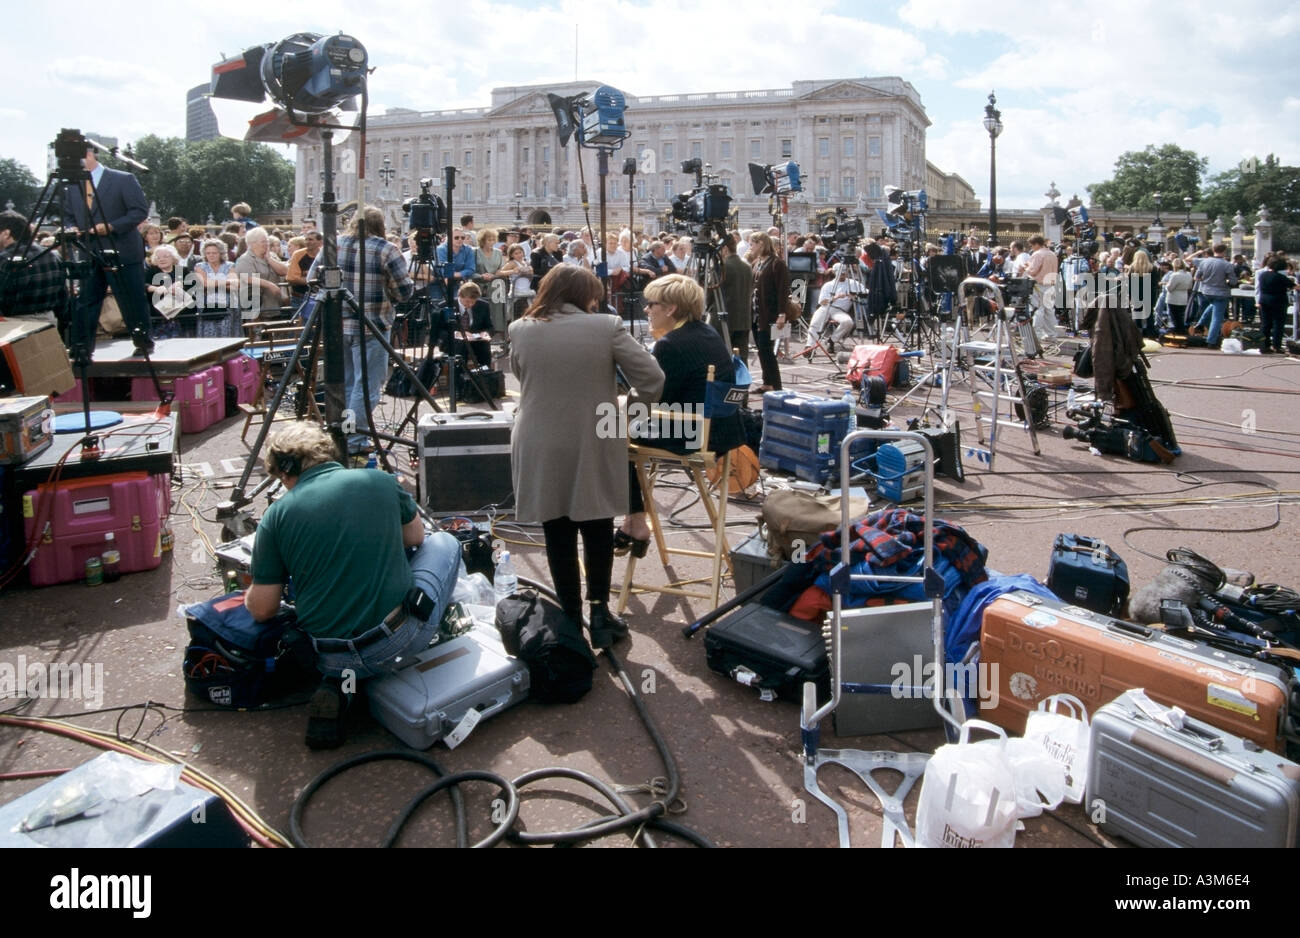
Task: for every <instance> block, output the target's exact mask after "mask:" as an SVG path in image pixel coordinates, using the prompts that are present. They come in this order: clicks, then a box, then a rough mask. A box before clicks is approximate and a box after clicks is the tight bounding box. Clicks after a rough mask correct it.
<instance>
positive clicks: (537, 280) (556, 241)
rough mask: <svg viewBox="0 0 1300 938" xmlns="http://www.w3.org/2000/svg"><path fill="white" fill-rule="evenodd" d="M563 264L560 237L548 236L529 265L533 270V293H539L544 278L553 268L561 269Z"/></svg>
mask: <svg viewBox="0 0 1300 938" xmlns="http://www.w3.org/2000/svg"><path fill="white" fill-rule="evenodd" d="M563 263H564V251H563V249H561V247H560V236H559V235H554V234H548V235H547V236H546V237H544V238H542V244H541V246H540V247H539V248H538V249H537V250H535V251H533V256H532V259H531V260H530V262H529V265H530V266H531V267H532V268H533V292H534V293H536V292H537V290H538V289H539V288H540V284H541V282H542V278H543V277H545V276H546V275H547V274H548V273H549V272H550V270H551V268H552V267H559V266H560V265H561V264H563Z"/></svg>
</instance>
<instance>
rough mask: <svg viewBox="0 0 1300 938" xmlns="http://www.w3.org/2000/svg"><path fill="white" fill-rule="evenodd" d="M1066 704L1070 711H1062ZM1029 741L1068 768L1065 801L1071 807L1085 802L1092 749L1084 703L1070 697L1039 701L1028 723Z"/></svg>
mask: <svg viewBox="0 0 1300 938" xmlns="http://www.w3.org/2000/svg"><path fill="white" fill-rule="evenodd" d="M1062 705H1063V706H1064V707H1065V708H1066V709H1067V711H1068V712H1066V713H1061V712H1059V710H1058V707H1059V706H1062ZM1025 739H1027V740H1031V741H1033V742H1034V743H1036V744H1038V745H1039V746H1041V747H1042V748H1043V750H1044V751H1045V752H1046V753H1047V754H1048V755H1049V756H1051V757H1052V758H1053V759H1055V760H1056V761H1057V762H1059V763H1060V764H1061V766H1062V767H1063V768H1064V769H1065V800H1066V801H1068V802H1070V803H1071V804H1079V803H1080V802H1082V801H1083V789H1084V786H1085V785H1086V784H1087V781H1088V752H1089V749H1090V748H1091V733H1090V731H1089V729H1088V710H1087V708H1086V707H1085V706H1084V705H1083V701H1082V700H1080V699H1079V698H1078V697H1073V696H1071V695H1070V694H1054V695H1052V696H1051V697H1047V698H1045V699H1043V700H1041V701H1039V704H1038V709H1037V710H1034V711H1033V712H1032V713H1030V714H1029V718H1028V719H1027V720H1026V721H1025Z"/></svg>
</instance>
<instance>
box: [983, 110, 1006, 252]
mask: <svg viewBox="0 0 1300 938" xmlns="http://www.w3.org/2000/svg"><path fill="white" fill-rule="evenodd" d="M997 103H998V99H997V98H996V97H994V95H993V92H989V103H988V104H986V105H985V106H984V129H985V130H987V131H988V132H989V247H990V248H992V247H994V246H995V245H996V244H997V243H998V135H999V134H1001V133H1002V112H1001V111H999V110H998V108H997Z"/></svg>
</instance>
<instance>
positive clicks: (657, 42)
mask: <svg viewBox="0 0 1300 938" xmlns="http://www.w3.org/2000/svg"><path fill="white" fill-rule="evenodd" d="M83 7H84V9H83ZM107 9H108V8H107V7H106V6H105V5H104V4H102V3H101V4H98V5H96V6H94V7H92V6H91V5H89V4H84V5H83V4H81V3H78V2H75V0H61V2H60V3H57V4H36V3H26V4H22V5H18V4H12V5H8V6H7V9H6V17H5V19H6V22H5V35H4V38H3V39H0V48H3V51H4V53H5V58H6V64H7V65H8V69H7V73H8V74H7V78H8V81H6V83H5V85H6V90H7V94H5V95H4V96H0V128H3V133H2V134H0V157H13V158H16V159H18V160H19V161H21V162H23V163H26V164H27V165H28V166H29V167H30V168H31V169H32V170H33V171H34V172H35V173H36V174H37V175H38V176H41V177H43V176H44V174H45V171H46V146H47V144H48V143H49V142H50V141H51V140H53V139H54V136H55V135H56V134H57V132H58V130H59V129H60V128H62V127H75V128H78V129H80V130H82V131H83V132H87V133H89V132H92V131H93V132H97V133H101V134H106V135H107V134H114V135H116V136H117V137H118V138H119V139H120V140H122V141H129V140H132V139H135V138H138V137H141V136H143V135H145V134H149V133H154V134H159V135H162V136H183V135H184V132H185V91H186V90H187V89H188V88H190V87H192V86H194V85H197V84H199V83H201V82H206V81H207V80H208V79H209V78H210V75H211V71H210V70H211V66H212V64H213V63H215V62H217V61H219V60H220V59H221V58H222V57H223V56H224V55H233V54H235V53H237V52H241V51H243V50H244V49H245V48H247V47H249V46H252V45H256V44H260V43H265V42H273V41H276V40H279V39H282V38H284V37H286V36H288V35H290V34H292V33H295V32H300V31H313V32H320V33H332V32H338V31H343V32H346V33H350V34H352V35H354V36H356V37H357V38H358V39H359V40H361V42H362V43H363V44H364V45H365V46H366V48H367V50H368V52H369V54H370V64H371V65H372V66H373V67H374V69H375V71H374V73H373V75H372V78H371V82H370V94H371V108H372V113H376V114H378V113H382V112H383V110H384V109H385V108H387V107H390V106H400V107H412V108H418V109H422V110H430V109H435V108H455V107H481V106H484V105H486V104H487V103H488V102H489V92H490V90H491V89H492V88H493V87H495V86H501V85H513V84H540V83H544V82H548V81H555V82H559V81H571V80H573V79H574V78H575V75H576V76H577V77H579V78H582V79H584V80H586V79H594V80H599V81H602V82H605V83H608V84H611V85H614V86H615V87H618V88H620V89H622V90H623V91H625V92H628V93H629V94H634V95H638V94H639V95H653V94H674V93H688V92H706V91H730V90H741V89H753V88H778V87H785V86H788V85H789V84H790V82H791V81H794V80H796V79H829V78H845V77H853V76H877V75H899V76H902V77H903V78H905V79H907V80H908V81H910V82H912V84H913V85H915V86H916V88H917V90H918V91H919V92H920V94H921V99H922V102H923V103H924V104H925V107H926V111H927V113H928V114H929V116H930V119H931V121H932V122H933V123H932V126H931V127H930V128H929V134H928V138H927V144H926V146H927V156H928V158H929V159H930V160H931V162H933V163H935V164H936V165H938V166H939V167H941V168H942V169H944V170H947V171H952V172H957V173H959V174H961V175H962V176H963V177H964V178H965V179H966V180H967V181H969V182H970V183H971V184H972V185H973V186H974V187H975V191H976V195H977V197H978V198H980V199H982V200H987V197H988V173H989V165H988V151H989V146H988V135H987V133H986V132H985V131H984V128H983V126H982V124H981V120H982V117H983V108H984V105H985V103H986V99H987V96H988V93H989V91H990V90H991V89H995V90H996V92H997V97H998V105H999V107H1000V108H1001V110H1002V120H1003V124H1004V125H1005V130H1004V132H1003V134H1002V136H1001V137H1000V138H999V140H998V203H999V205H1000V206H1002V207H1006V208H1036V207H1038V206H1040V205H1042V204H1043V203H1044V202H1045V201H1046V199H1045V198H1044V196H1043V193H1044V192H1045V191H1046V190H1047V188H1048V184H1049V183H1051V182H1053V181H1054V182H1055V183H1056V184H1057V187H1058V188H1059V189H1060V190H1061V192H1062V193H1063V194H1064V195H1065V196H1067V197H1068V196H1069V195H1071V194H1073V193H1075V192H1078V193H1079V194H1080V195H1082V196H1085V197H1086V193H1085V191H1084V187H1085V186H1086V185H1088V184H1089V183H1095V182H1100V181H1102V180H1104V179H1107V178H1109V177H1110V175H1111V172H1112V170H1113V166H1114V162H1115V158H1116V157H1117V156H1118V155H1119V154H1120V153H1123V152H1124V151H1126V150H1134V149H1141V148H1143V147H1144V146H1146V145H1147V144H1149V143H1154V144H1157V145H1159V144H1163V143H1170V142H1172V143H1177V144H1178V145H1180V146H1183V147H1186V148H1189V149H1192V150H1195V151H1196V152H1197V153H1199V154H1200V155H1202V156H1207V157H1209V160H1210V172H1211V173H1214V172H1219V171H1222V170H1225V169H1228V168H1231V167H1232V166H1235V165H1236V164H1237V163H1238V162H1239V161H1240V160H1242V159H1243V158H1246V157H1250V156H1257V157H1260V158H1263V157H1264V156H1266V155H1267V154H1268V153H1276V154H1277V155H1278V156H1279V157H1280V158H1281V159H1282V161H1283V162H1284V163H1286V164H1288V165H1297V164H1300V65H1298V64H1297V60H1298V58H1300V56H1298V55H1297V48H1298V46H1297V40H1300V7H1298V6H1296V5H1295V4H1290V3H1286V2H1282V0H1235V2H1233V3H1230V4H1229V3H1221V2H1219V3H1209V2H1204V0H1190V2H1184V3H1180V4H1170V5H1149V6H1147V7H1146V8H1145V12H1143V13H1137V12H1134V10H1136V9H1137V8H1127V7H1123V6H1121V5H1116V4H1113V3H1107V4H1100V3H1094V2H1092V0H1085V2H1083V3H1077V2H1065V0H1037V2H1035V3H1033V4H1010V5H999V6H995V5H992V4H989V3H968V2H960V0H884V2H876V3H871V4H869V5H868V4H867V3H865V2H863V0H802V2H794V3H780V4H776V3H770V2H760V3H757V4H737V3H719V2H716V0H705V2H703V3H700V2H698V0H696V2H687V0H654V2H641V0H637V2H632V0H600V2H592V3H577V2H573V0H568V2H553V0H527V2H525V3H521V4H517V3H514V2H510V0H491V2H487V0H458V2H457V3H455V4H451V5H447V6H443V5H441V4H439V5H437V6H434V5H431V4H427V3H420V2H414V0H386V2H384V3H382V4H362V3H359V2H356V0H348V2H342V0H313V2H312V3H311V4H291V3H279V4H268V3H265V2H259V3H250V2H245V0H228V2H226V3H224V4H198V5H192V4H191V5H183V6H180V5H172V4H167V5H153V6H148V5H145V6H141V7H139V8H138V9H137V10H135V11H134V12H132V13H130V14H129V15H122V16H115V15H112V14H107V13H106V12H105V11H106V10H107ZM182 10H185V11H187V12H180V11H182ZM370 10H382V11H383V12H382V13H375V12H369V11H370ZM83 13H84V18H82V17H81V14H83ZM89 25H93V28H92V29H89V30H87V29H84V28H82V27H84V26H89ZM575 26H576V27H577V42H576V48H575V38H574V33H575ZM70 30H72V31H74V32H75V33H76V35H78V36H80V37H83V38H84V39H85V41H84V42H70V41H66V40H67V36H68V34H69V31H70ZM257 110H258V108H256V107H253V106H248V105H242V104H239V103H232V102H219V103H218V104H217V112H218V116H219V117H220V118H221V121H222V131H223V132H224V133H226V134H228V135H231V136H242V134H243V129H244V126H243V125H244V122H245V121H246V120H247V119H248V117H249V116H251V114H252V113H254V112H256V111H257ZM796 156H797V154H796ZM888 182H889V180H886V183H888ZM986 204H987V202H986Z"/></svg>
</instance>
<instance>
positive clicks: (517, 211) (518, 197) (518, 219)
mask: <svg viewBox="0 0 1300 938" xmlns="http://www.w3.org/2000/svg"><path fill="white" fill-rule="evenodd" d="M521 199H523V195H522V194H521V193H519V192H516V193H515V222H516V223H518V222H521V221H523V220H524V216H523V213H522V212H521V211H520V200H521Z"/></svg>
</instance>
